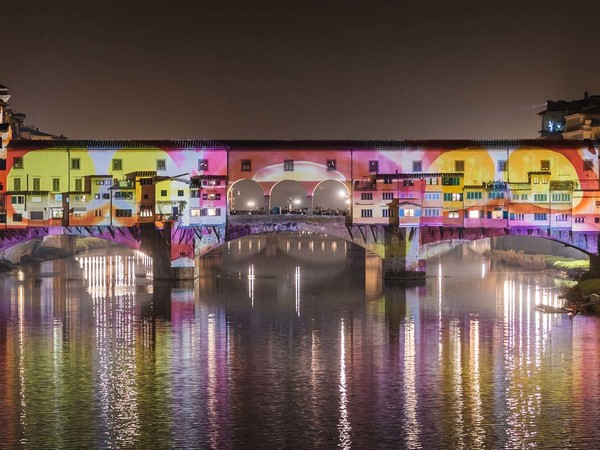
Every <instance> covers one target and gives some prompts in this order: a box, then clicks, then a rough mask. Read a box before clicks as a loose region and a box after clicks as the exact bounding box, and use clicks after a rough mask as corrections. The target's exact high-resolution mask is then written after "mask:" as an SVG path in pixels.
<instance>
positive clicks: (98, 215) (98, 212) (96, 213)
mask: <svg viewBox="0 0 600 450" xmlns="http://www.w3.org/2000/svg"><path fill="white" fill-rule="evenodd" d="M94 217H102V210H101V209H97V210H95V211H94Z"/></svg>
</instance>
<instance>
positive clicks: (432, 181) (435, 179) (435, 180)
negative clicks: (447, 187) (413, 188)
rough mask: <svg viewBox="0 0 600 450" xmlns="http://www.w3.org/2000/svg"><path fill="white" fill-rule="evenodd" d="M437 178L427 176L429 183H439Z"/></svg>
mask: <svg viewBox="0 0 600 450" xmlns="http://www.w3.org/2000/svg"><path fill="white" fill-rule="evenodd" d="M438 183H439V182H438V179H437V178H427V184H438Z"/></svg>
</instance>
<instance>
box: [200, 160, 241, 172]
mask: <svg viewBox="0 0 600 450" xmlns="http://www.w3.org/2000/svg"><path fill="white" fill-rule="evenodd" d="M242 166H243V162H242ZM198 170H208V159H199V160H198Z"/></svg>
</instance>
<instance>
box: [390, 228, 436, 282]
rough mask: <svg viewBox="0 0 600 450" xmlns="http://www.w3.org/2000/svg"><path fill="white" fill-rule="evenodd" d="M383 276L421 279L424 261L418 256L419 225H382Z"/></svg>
mask: <svg viewBox="0 0 600 450" xmlns="http://www.w3.org/2000/svg"><path fill="white" fill-rule="evenodd" d="M384 237H385V240H384V246H385V247H384V257H383V278H384V280H389V281H423V280H424V279H425V270H426V261H425V260H424V259H420V258H419V248H420V229H419V227H407V228H404V227H397V226H387V227H384Z"/></svg>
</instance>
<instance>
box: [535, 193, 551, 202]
mask: <svg viewBox="0 0 600 450" xmlns="http://www.w3.org/2000/svg"><path fill="white" fill-rule="evenodd" d="M533 201H534V202H547V201H548V194H533Z"/></svg>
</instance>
